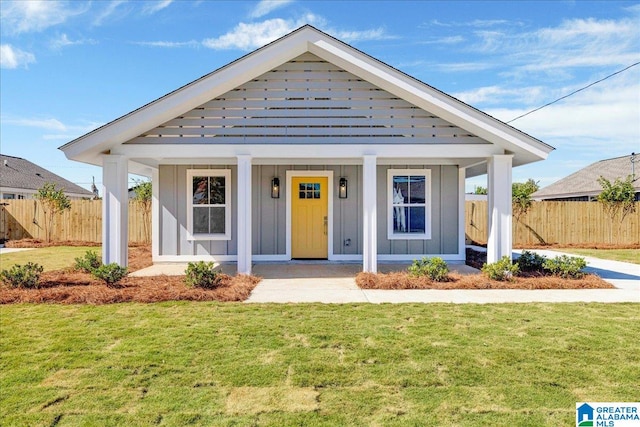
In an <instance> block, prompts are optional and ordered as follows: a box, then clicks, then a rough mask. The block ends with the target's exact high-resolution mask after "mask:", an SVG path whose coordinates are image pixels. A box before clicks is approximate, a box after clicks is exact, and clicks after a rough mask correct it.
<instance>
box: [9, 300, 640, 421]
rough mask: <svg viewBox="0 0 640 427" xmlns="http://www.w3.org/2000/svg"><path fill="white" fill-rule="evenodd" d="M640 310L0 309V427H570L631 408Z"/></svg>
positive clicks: (639, 367) (638, 373)
mask: <svg viewBox="0 0 640 427" xmlns="http://www.w3.org/2000/svg"><path fill="white" fill-rule="evenodd" d="M639 308H640V307H639V306H638V304H501V305H470V304H469V305H451V304H422V305H417V304H416V305H413V304H398V305H386V304H383V305H374V304H366V305H364V304H362V305H323V304H299V305H293V304H290V305H252V304H219V303H186V302H175V303H162V304H148V305H144V304H114V305H103V306H88V305H83V306H80V305H77V306H61V305H9V306H2V307H1V310H2V311H1V317H0V320H1V323H0V330H1V331H2V333H1V334H0V352H1V353H0V354H2V358H1V359H0V366H1V367H2V368H1V370H0V408H2V410H1V411H0V425H3V426H4V425H6V426H13V425H15V426H23V425H29V426H38V425H40V426H49V425H58V426H75V425H101V426H105V425H127V426H136V425H155V424H160V425H167V426H183V425H207V426H209V425H214V426H231V425H233V426H294V425H296V426H298V425H304V426H338V425H346V426H364V425H381V426H425V425H426V426H453V425H456V426H525V425H527V426H529V425H530V426H534V425H535V426H559V425H574V423H575V403H576V402H578V401H600V402H610V401H638V400H639V399H640V391H639V389H638V384H640V341H639V340H638V336H640V309H639Z"/></svg>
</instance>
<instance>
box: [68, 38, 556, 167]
mask: <svg viewBox="0 0 640 427" xmlns="http://www.w3.org/2000/svg"><path fill="white" fill-rule="evenodd" d="M306 52H310V53H312V54H314V55H316V56H318V57H320V58H322V59H324V60H326V61H328V62H331V63H333V64H334V65H336V66H338V67H341V68H343V69H344V70H346V71H348V72H350V73H352V74H354V75H356V76H358V77H360V78H362V79H363V80H366V81H369V82H370V83H372V84H374V85H376V86H379V87H380V88H382V89H384V90H386V91H388V92H389V93H392V94H394V95H396V96H398V97H399V98H402V99H404V100H406V101H408V102H410V103H412V104H414V105H416V106H417V107H420V108H422V109H424V110H425V111H428V112H430V113H432V114H434V115H436V116H438V117H441V118H442V119H444V120H447V121H449V122H451V123H452V124H454V125H456V126H459V127H460V128H463V129H465V130H467V131H468V132H470V133H472V134H475V135H477V136H479V137H480V138H483V139H485V140H486V141H488V142H490V143H491V144H493V145H495V147H496V149H498V150H499V151H500V152H501V153H502V154H513V156H514V157H513V165H514V166H519V165H524V164H527V163H532V162H535V161H539V160H544V159H546V157H547V156H548V154H549V153H550V152H551V151H552V150H553V147H551V146H549V145H547V144H545V143H543V142H541V141H539V140H538V139H536V138H533V137H531V136H529V135H527V134H525V133H523V132H521V131H519V130H517V129H515V128H513V127H511V126H509V125H507V124H505V123H503V122H501V121H499V120H497V119H495V118H493V117H491V116H489V115H487V114H485V113H483V112H481V111H479V110H477V109H475V108H473V107H471V106H469V105H467V104H465V103H463V102H461V101H459V100H457V99H455V98H453V97H451V96H449V95H447V94H445V93H443V92H441V91H439V90H437V89H435V88H433V87H431V86H429V85H427V84H425V83H423V82H420V81H419V80H417V79H415V78H413V77H410V76H408V75H407V74H404V73H402V72H401V71H399V70H397V69H395V68H393V67H391V66H389V65H387V64H384V63H383V62H381V61H378V60H376V59H375V58H372V57H371V56H369V55H366V54H364V53H363V52H361V51H359V50H357V49H355V48H353V47H352V46H349V45H347V44H345V43H343V42H341V41H339V40H337V39H335V38H333V37H331V36H329V35H328V34H326V33H323V32H321V31H319V30H317V29H316V28H314V27H311V26H309V25H305V26H303V27H301V28H299V29H297V30H295V31H294V32H292V33H290V34H288V35H286V36H284V37H282V38H280V39H278V40H276V41H274V42H272V43H270V44H268V45H266V46H264V47H262V48H260V49H258V50H256V51H254V52H252V53H249V54H247V55H245V56H243V57H242V58H240V59H238V60H236V61H234V62H232V63H230V64H228V65H225V66H224V67H222V68H220V69H218V70H216V71H214V72H212V73H210V74H207V75H205V76H203V77H201V78H200V79H198V80H195V81H194V82H192V83H189V84H187V85H185V86H183V87H181V88H179V89H177V90H175V91H173V92H171V93H169V94H167V95H165V96H163V97H161V98H159V99H157V100H155V101H152V102H150V103H148V104H146V105H144V106H142V107H140V108H138V109H137V110H135V111H132V112H131V113H129V114H126V115H124V116H122V117H120V118H118V119H116V120H114V121H112V122H110V123H108V124H106V125H104V126H102V127H100V128H98V129H96V130H94V131H92V132H89V133H87V134H86V135H83V136H81V137H79V138H77V139H75V140H73V141H71V142H69V143H67V144H65V145H63V146H62V147H60V149H61V150H62V151H63V152H64V154H65V155H66V156H67V158H69V159H71V160H77V161H81V162H84V163H89V164H94V165H98V166H99V165H102V155H103V154H109V153H111V152H114V151H118V147H119V146H120V145H121V144H123V143H125V142H127V141H129V140H131V139H133V138H135V137H137V136H139V135H141V134H143V133H144V132H146V131H148V130H150V129H152V128H155V127H156V126H159V125H161V124H162V123H165V122H167V121H168V120H171V119H173V118H175V117H178V116H180V115H181V114H183V113H185V112H186V111H189V110H191V109H193V108H196V107H198V106H199V105H201V104H203V103H205V102H207V101H209V100H211V99H213V98H215V97H218V96H220V95H222V94H224V93H226V92H228V91H230V90H232V89H234V88H236V87H238V86H240V85H242V84H243V83H246V82H247V81H250V80H251V79H254V78H256V77H258V76H260V75H262V74H264V73H266V72H268V71H270V70H272V69H273V68H275V67H277V66H279V65H282V64H284V63H285V62H287V61H290V60H292V59H294V58H296V57H298V56H300V55H302V54H304V53H306ZM138 169H139V170H138ZM130 171H131V172H133V173H141V174H147V173H148V170H147V171H146V173H145V166H144V165H142V164H138V163H136V162H130ZM485 172H486V163H485V162H483V161H479V162H478V163H476V164H474V165H471V166H469V168H468V169H467V176H474V175H478V174H482V173H485Z"/></svg>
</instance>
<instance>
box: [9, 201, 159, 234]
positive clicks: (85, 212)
mask: <svg viewBox="0 0 640 427" xmlns="http://www.w3.org/2000/svg"><path fill="white" fill-rule="evenodd" d="M1 202H4V204H3V205H2V206H1V208H0V232H1V233H2V234H0V239H5V240H19V239H40V240H45V236H46V232H45V215H44V212H43V211H42V206H41V205H40V203H38V202H37V201H35V200H33V199H31V200H27V199H24V200H3V201H1ZM146 218H147V216H146V215H144V208H143V206H142V205H141V204H140V203H138V202H136V201H130V202H129V242H131V243H147V242H150V241H151V221H150V220H146ZM51 236H52V239H51V240H80V241H85V242H101V241H102V200H72V201H71V209H69V210H66V211H64V212H63V213H62V215H56V217H55V219H54V223H53V230H52V233H51Z"/></svg>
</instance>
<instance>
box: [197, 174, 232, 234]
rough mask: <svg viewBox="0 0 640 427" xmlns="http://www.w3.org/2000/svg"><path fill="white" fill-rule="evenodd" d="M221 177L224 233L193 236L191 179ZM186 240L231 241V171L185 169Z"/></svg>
mask: <svg viewBox="0 0 640 427" xmlns="http://www.w3.org/2000/svg"><path fill="white" fill-rule="evenodd" d="M194 176H222V177H224V178H225V181H224V200H225V204H224V207H225V209H224V231H225V232H224V233H209V234H200V233H199V234H193V208H194V204H193V177H194ZM186 194H187V240H231V170H230V169H187V193H186Z"/></svg>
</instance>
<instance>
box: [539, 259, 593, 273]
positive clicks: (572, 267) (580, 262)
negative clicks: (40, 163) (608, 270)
mask: <svg viewBox="0 0 640 427" xmlns="http://www.w3.org/2000/svg"><path fill="white" fill-rule="evenodd" d="M586 266H587V262H586V261H585V260H584V258H580V257H573V256H567V255H560V256H557V257H555V258H552V259H548V260H546V261H545V262H544V268H545V270H548V271H549V272H550V273H551V274H553V275H554V276H559V277H562V278H563V279H579V278H581V277H583V276H584V275H585V273H584V271H583V269H584V268H585V267H586Z"/></svg>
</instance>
